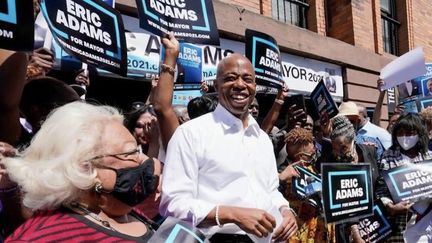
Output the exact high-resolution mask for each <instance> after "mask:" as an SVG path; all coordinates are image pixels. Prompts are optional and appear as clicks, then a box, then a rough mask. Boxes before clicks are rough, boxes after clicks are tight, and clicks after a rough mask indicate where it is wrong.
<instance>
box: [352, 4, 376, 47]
mask: <svg viewBox="0 0 432 243" xmlns="http://www.w3.org/2000/svg"><path fill="white" fill-rule="evenodd" d="M351 6H352V15H353V16H352V18H353V28H354V45H355V46H358V47H363V48H366V49H368V50H371V51H375V41H374V28H373V26H374V25H373V11H372V1H371V0H352V1H351Z"/></svg>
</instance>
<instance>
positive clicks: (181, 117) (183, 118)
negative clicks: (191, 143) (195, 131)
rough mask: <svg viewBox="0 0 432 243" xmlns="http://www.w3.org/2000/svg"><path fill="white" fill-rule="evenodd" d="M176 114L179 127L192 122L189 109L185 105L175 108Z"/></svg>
mask: <svg viewBox="0 0 432 243" xmlns="http://www.w3.org/2000/svg"><path fill="white" fill-rule="evenodd" d="M173 110H174V113H175V114H176V117H177V120H178V122H179V125H181V124H183V123H185V122H187V121H189V120H190V118H189V114H188V110H187V107H186V106H184V105H175V106H173Z"/></svg>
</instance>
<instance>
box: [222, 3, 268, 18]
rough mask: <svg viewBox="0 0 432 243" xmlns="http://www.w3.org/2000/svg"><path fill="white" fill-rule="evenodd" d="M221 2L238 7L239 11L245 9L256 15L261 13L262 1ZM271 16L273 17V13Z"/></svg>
mask: <svg viewBox="0 0 432 243" xmlns="http://www.w3.org/2000/svg"><path fill="white" fill-rule="evenodd" d="M220 1H221V2H224V3H228V4H232V5H237V6H238V8H239V9H243V8H244V9H246V10H248V11H251V12H254V13H261V12H260V9H261V8H260V0H220ZM270 6H271V3H270ZM270 16H271V12H270Z"/></svg>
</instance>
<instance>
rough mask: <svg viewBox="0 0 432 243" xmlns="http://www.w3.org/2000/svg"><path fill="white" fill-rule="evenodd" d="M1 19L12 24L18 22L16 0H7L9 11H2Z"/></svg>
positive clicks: (0, 13)
mask: <svg viewBox="0 0 432 243" xmlns="http://www.w3.org/2000/svg"><path fill="white" fill-rule="evenodd" d="M0 20H1V21H4V22H8V23H11V24H17V15H16V5H15V0H7V11H6V12H5V13H3V12H0Z"/></svg>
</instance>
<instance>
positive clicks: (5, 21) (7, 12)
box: [0, 0, 34, 51]
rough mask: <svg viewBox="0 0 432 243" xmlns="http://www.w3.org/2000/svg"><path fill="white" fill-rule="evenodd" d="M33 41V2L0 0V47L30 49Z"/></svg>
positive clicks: (17, 49)
mask: <svg viewBox="0 0 432 243" xmlns="http://www.w3.org/2000/svg"><path fill="white" fill-rule="evenodd" d="M33 42H34V16H33V2H32V1H29V0H27V1H22V0H2V1H0V48H3V49H8V50H13V51H32V50H33Z"/></svg>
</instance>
